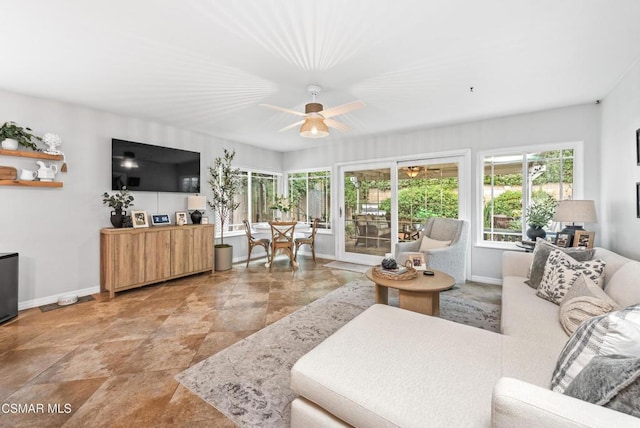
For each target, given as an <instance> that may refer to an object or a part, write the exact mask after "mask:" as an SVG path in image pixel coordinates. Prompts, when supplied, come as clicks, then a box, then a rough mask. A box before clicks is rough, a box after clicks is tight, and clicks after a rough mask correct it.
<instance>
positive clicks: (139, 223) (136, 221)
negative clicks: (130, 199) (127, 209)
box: [131, 211, 149, 229]
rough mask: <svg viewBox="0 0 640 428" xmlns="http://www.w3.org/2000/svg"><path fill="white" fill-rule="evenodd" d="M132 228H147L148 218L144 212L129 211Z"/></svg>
mask: <svg viewBox="0 0 640 428" xmlns="http://www.w3.org/2000/svg"><path fill="white" fill-rule="evenodd" d="M131 221H132V223H133V228H134V229H137V228H140V227H149V216H148V215H147V212H146V211H131Z"/></svg>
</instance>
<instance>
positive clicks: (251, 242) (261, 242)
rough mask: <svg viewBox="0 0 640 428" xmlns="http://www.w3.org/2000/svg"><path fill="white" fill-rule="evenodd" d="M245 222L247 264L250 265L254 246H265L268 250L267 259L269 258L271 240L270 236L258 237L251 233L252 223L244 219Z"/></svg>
mask: <svg viewBox="0 0 640 428" xmlns="http://www.w3.org/2000/svg"><path fill="white" fill-rule="evenodd" d="M242 223H244V233H245V234H246V235H247V250H248V253H247V266H246V267H249V261H250V260H251V251H253V248H254V247H264V250H265V251H266V252H267V260H269V246H270V244H271V240H270V239H268V238H264V239H257V238H255V237H254V236H253V234H252V233H251V224H250V223H249V222H248V221H247V220H242Z"/></svg>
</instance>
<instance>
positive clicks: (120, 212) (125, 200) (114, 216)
mask: <svg viewBox="0 0 640 428" xmlns="http://www.w3.org/2000/svg"><path fill="white" fill-rule="evenodd" d="M102 203H103V204H104V205H108V206H109V207H110V208H113V211H111V224H112V225H113V227H115V228H116V229H120V228H121V227H122V224H123V222H124V219H125V216H126V215H127V212H126V211H125V210H124V208H129V207H130V206H133V195H132V194H131V193H129V190H127V188H126V187H124V188H122V189H121V190H119V191H118V192H117V193H114V194H113V195H110V194H108V193H107V192H104V193H103V194H102Z"/></svg>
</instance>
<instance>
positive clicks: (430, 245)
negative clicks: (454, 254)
mask: <svg viewBox="0 0 640 428" xmlns="http://www.w3.org/2000/svg"><path fill="white" fill-rule="evenodd" d="M450 244H451V241H450V240H449V241H438V240H436V239H431V238H429V237H428V236H423V237H422V242H420V252H421V253H423V252H425V251H427V250H435V249H436V248H444V247H448V246H449V245H450Z"/></svg>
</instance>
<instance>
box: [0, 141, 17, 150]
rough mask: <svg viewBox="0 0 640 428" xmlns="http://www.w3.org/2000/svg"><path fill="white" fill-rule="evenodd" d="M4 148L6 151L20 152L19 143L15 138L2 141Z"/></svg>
mask: <svg viewBox="0 0 640 428" xmlns="http://www.w3.org/2000/svg"><path fill="white" fill-rule="evenodd" d="M2 148H3V149H5V150H18V141H16V140H14V139H13V138H5V139H4V140H2Z"/></svg>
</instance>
